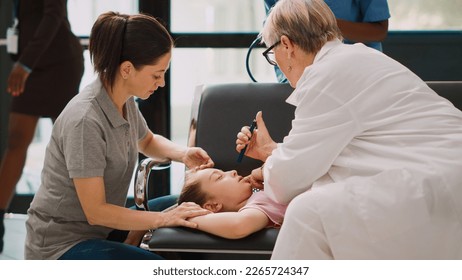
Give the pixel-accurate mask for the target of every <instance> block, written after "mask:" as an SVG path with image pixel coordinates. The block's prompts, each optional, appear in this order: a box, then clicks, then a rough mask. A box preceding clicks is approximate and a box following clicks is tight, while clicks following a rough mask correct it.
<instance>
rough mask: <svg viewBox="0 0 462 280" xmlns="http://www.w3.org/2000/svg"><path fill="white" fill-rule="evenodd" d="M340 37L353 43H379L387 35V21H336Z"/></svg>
mask: <svg viewBox="0 0 462 280" xmlns="http://www.w3.org/2000/svg"><path fill="white" fill-rule="evenodd" d="M337 25H338V27H339V28H340V31H341V32H342V35H343V36H344V37H345V38H347V39H348V40H351V41H354V42H363V43H367V42H381V41H383V40H385V38H386V37H387V34H388V20H384V21H378V22H353V21H346V20H342V19H337Z"/></svg>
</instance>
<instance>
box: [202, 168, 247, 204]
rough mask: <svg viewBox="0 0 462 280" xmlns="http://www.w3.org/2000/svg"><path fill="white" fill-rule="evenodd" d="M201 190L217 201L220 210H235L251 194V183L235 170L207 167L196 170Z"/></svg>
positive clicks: (213, 200)
mask: <svg viewBox="0 0 462 280" xmlns="http://www.w3.org/2000/svg"><path fill="white" fill-rule="evenodd" d="M197 176H198V178H199V180H200V182H201V186H202V191H204V192H205V193H207V194H208V196H209V197H210V200H211V201H212V202H214V203H219V204H221V205H222V208H221V209H220V210H219V211H221V212H235V211H238V210H239V209H240V208H242V207H243V206H244V205H245V203H246V202H247V200H248V199H249V197H250V196H251V195H252V185H251V184H250V182H248V180H246V179H244V177H242V176H239V175H238V174H237V172H236V171H235V170H232V171H228V172H224V171H222V170H220V169H215V168H207V169H202V170H198V171H197Z"/></svg>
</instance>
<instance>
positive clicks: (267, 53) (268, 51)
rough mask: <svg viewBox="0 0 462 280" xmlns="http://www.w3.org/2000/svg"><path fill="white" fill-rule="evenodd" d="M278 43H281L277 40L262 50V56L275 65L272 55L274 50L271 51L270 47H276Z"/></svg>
mask: <svg viewBox="0 0 462 280" xmlns="http://www.w3.org/2000/svg"><path fill="white" fill-rule="evenodd" d="M279 43H281V41H277V42H276V43H274V44H273V45H271V47H269V48H267V49H266V51H264V52H263V56H264V57H265V58H266V60H267V61H268V63H269V64H271V65H274V66H276V65H277V63H276V59H275V57H274V52H273V51H272V49H273V48H274V47H276V46H277V45H279Z"/></svg>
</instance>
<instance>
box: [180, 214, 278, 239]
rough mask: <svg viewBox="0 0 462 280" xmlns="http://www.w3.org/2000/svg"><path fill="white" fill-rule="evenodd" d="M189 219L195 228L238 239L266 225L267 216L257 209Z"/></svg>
mask: <svg viewBox="0 0 462 280" xmlns="http://www.w3.org/2000/svg"><path fill="white" fill-rule="evenodd" d="M189 221H191V222H194V223H196V224H197V229H199V230H202V231H205V232H208V233H211V234H214V235H218V236H221V237H224V238H229V239H239V238H243V237H246V236H248V235H250V234H252V233H254V232H257V231H259V230H261V229H263V228H265V227H266V226H267V225H268V222H269V219H268V217H267V216H266V215H265V214H264V213H263V212H261V211H259V210H257V209H251V208H250V209H244V210H242V211H240V212H220V213H211V214H208V215H204V216H200V217H195V218H192V219H189Z"/></svg>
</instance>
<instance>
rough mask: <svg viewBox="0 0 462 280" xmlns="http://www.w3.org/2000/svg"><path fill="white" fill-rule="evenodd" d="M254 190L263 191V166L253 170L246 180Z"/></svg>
mask: <svg viewBox="0 0 462 280" xmlns="http://www.w3.org/2000/svg"><path fill="white" fill-rule="evenodd" d="M245 179H246V180H247V181H248V182H249V183H250V184H251V185H252V187H253V188H256V189H259V190H263V188H264V185H263V166H262V167H259V168H256V169H254V170H252V173H250V175H249V176H247V177H246V178H245Z"/></svg>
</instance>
